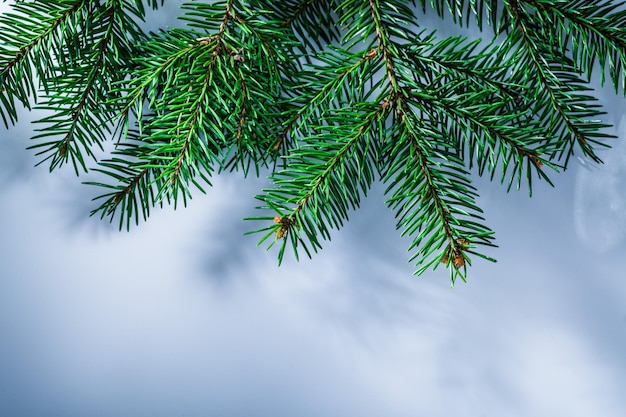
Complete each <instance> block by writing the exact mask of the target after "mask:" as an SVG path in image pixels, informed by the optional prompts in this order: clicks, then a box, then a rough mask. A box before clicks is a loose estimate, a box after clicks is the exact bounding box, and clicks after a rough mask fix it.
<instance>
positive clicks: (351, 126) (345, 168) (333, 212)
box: [250, 103, 385, 263]
mask: <svg viewBox="0 0 626 417" xmlns="http://www.w3.org/2000/svg"><path fill="white" fill-rule="evenodd" d="M384 111H385V110H384V109H383V108H382V107H380V106H375V107H374V106H372V105H370V104H366V103H361V104H355V107H354V108H353V109H338V110H337V111H336V112H334V114H333V115H332V116H328V117H327V119H326V120H325V123H324V124H320V125H318V126H316V127H315V128H314V130H315V131H319V132H320V133H318V134H316V135H312V136H308V137H305V138H303V139H302V141H301V143H300V146H299V147H298V148H296V149H293V150H292V151H291V152H290V153H289V155H287V156H286V157H285V158H286V159H287V160H288V161H287V163H286V168H285V169H284V170H281V171H279V172H277V173H275V174H273V175H272V176H271V178H272V180H273V182H274V184H275V185H276V187H277V188H276V189H265V190H264V192H265V193H266V194H264V195H261V196H257V198H258V199H259V200H261V201H263V202H264V203H265V204H266V206H263V207H259V208H262V209H271V210H274V211H275V212H276V213H277V216H276V217H274V223H275V224H274V225H272V226H269V227H265V228H263V229H260V230H256V231H254V232H251V233H257V232H263V231H268V233H267V234H266V235H265V236H264V238H263V239H262V240H261V242H259V243H262V242H263V241H264V240H266V239H267V238H268V237H269V236H270V235H271V234H275V239H274V241H273V242H272V243H271V244H270V246H269V247H271V246H273V245H274V244H275V243H276V242H277V241H279V240H281V239H282V243H281V247H280V249H279V255H278V256H279V258H278V259H279V263H280V262H282V259H283V254H284V250H285V246H286V242H287V240H289V241H290V242H291V244H292V247H293V251H294V254H295V256H296V258H298V247H299V246H302V248H303V249H304V250H305V252H306V253H307V255H309V256H311V254H310V250H309V248H308V246H307V243H306V242H305V240H304V237H306V240H308V242H309V245H310V246H311V248H312V249H313V250H314V251H315V252H317V250H318V248H321V244H320V241H319V237H321V238H323V239H326V240H330V232H329V227H328V224H329V223H330V228H337V229H339V228H340V227H341V226H342V225H343V220H347V219H348V210H349V209H356V208H357V207H358V206H359V202H360V195H361V194H363V195H365V194H366V193H367V190H368V189H369V187H370V186H371V184H372V182H373V181H374V165H375V158H376V156H375V155H376V148H377V145H376V142H377V140H376V136H377V135H379V134H380V132H382V130H381V129H382V127H381V126H380V124H379V121H380V119H381V115H382V113H383V112H384ZM347 121H352V122H351V123H350V122H347ZM264 219H268V218H267V217H260V218H251V219H250V220H264ZM318 236H319V237H318ZM268 249H269V248H268Z"/></svg>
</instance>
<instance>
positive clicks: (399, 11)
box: [0, 0, 626, 284]
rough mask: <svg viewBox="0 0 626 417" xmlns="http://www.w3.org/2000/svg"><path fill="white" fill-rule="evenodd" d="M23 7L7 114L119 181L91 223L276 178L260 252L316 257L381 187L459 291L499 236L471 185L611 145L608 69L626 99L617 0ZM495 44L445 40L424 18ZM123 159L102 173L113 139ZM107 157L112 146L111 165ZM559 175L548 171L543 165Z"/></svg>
mask: <svg viewBox="0 0 626 417" xmlns="http://www.w3.org/2000/svg"><path fill="white" fill-rule="evenodd" d="M163 3H164V0H162V1H160V2H159V1H157V0H149V1H147V0H144V1H142V0H132V1H131V0H106V1H105V0H55V1H51V0H37V1H27V0H24V1H17V2H15V3H14V4H12V5H11V11H10V12H8V13H5V14H3V15H2V16H1V17H0V40H1V42H2V43H1V44H0V80H1V83H2V90H1V92H0V114H1V115H2V120H3V122H4V124H5V125H6V126H7V127H8V126H9V125H12V124H15V123H16V122H17V120H18V110H19V108H20V107H26V108H28V109H30V108H31V107H33V105H35V106H36V107H35V108H38V109H43V110H45V111H46V114H47V115H46V116H45V117H42V118H41V119H40V120H38V121H37V123H38V125H39V126H40V127H39V128H38V129H37V132H38V133H37V134H36V135H35V136H34V137H33V138H32V139H33V141H34V142H33V143H34V144H33V145H32V146H31V148H32V149H34V150H35V151H36V155H37V156H38V157H39V159H40V163H43V162H46V163H48V164H49V167H50V170H51V171H52V170H54V169H57V168H59V167H61V166H63V165H65V164H68V163H69V164H71V166H72V167H73V169H74V170H75V171H76V174H77V175H78V174H80V173H81V172H88V171H92V172H96V173H98V175H99V176H100V178H103V179H102V180H101V181H98V182H96V181H91V182H89V184H92V185H95V186H98V187H101V188H102V189H103V193H102V195H101V196H100V197H98V198H97V200H98V201H100V205H99V206H98V207H97V208H96V209H95V210H94V211H93V212H92V214H99V215H100V216H101V217H103V218H104V217H108V218H110V219H111V220H112V221H113V220H114V219H117V220H118V221H119V225H120V228H124V227H126V228H129V227H130V224H131V223H138V222H139V219H140V218H142V219H144V220H145V219H146V218H147V217H148V215H149V213H150V209H151V208H153V207H154V206H160V205H162V204H163V203H171V204H174V205H175V206H176V205H177V204H178V203H179V202H182V203H183V204H185V203H186V201H187V199H188V198H190V197H191V196H192V192H193V191H194V190H199V191H202V192H204V191H205V188H206V186H207V185H210V177H211V175H213V174H214V173H216V172H217V173H219V172H224V171H231V170H239V171H241V172H243V174H244V175H248V174H249V173H250V172H253V173H254V174H255V175H259V173H260V172H267V171H268V170H269V171H270V172H271V174H270V178H271V180H272V181H273V186H272V187H271V188H268V189H266V190H263V193H262V194H261V195H259V196H257V198H258V199H259V200H260V201H261V203H262V205H261V206H260V207H259V209H260V210H261V211H262V212H263V214H262V215H260V216H256V217H251V218H250V219H252V220H256V221H259V220H261V221H266V222H267V225H266V226H265V227H262V228H261V229H260V230H255V231H254V232H251V233H257V232H261V233H262V236H263V237H262V239H261V242H264V241H265V242H269V246H270V247H271V246H273V245H275V244H276V245H277V246H278V258H279V262H280V261H282V259H283V255H284V252H285V248H286V247H287V246H290V247H292V248H293V251H294V254H295V256H296V257H298V254H299V253H300V251H301V250H304V252H305V253H306V254H307V255H309V256H311V253H312V252H316V251H317V250H318V249H320V248H321V241H322V240H328V239H330V238H331V229H339V228H340V227H341V226H342V225H343V223H344V221H346V220H347V219H348V213H349V212H350V211H351V210H353V209H355V208H357V207H358V206H359V204H360V200H361V198H362V197H364V196H365V195H366V194H367V191H368V189H369V188H370V186H371V185H372V183H373V182H374V181H376V180H380V181H382V182H384V183H385V184H387V188H386V195H387V204H388V205H389V207H390V209H392V210H394V211H395V212H396V214H397V228H398V229H401V230H402V234H403V235H407V236H410V238H411V239H412V243H411V245H410V247H409V250H410V251H411V252H412V256H411V260H412V261H414V262H415V264H416V267H417V271H416V273H418V274H419V273H422V272H423V271H425V270H426V269H429V268H436V267H437V266H438V265H440V264H445V266H446V267H447V268H448V269H449V270H450V273H451V280H452V283H453V284H454V282H455V280H456V279H457V278H461V279H463V280H465V277H466V266H467V265H469V264H470V263H471V257H472V256H478V257H482V258H486V259H490V260H491V258H489V257H488V256H486V255H485V251H484V249H485V248H486V247H489V246H494V234H493V232H492V231H491V230H490V229H489V228H488V227H487V225H486V224H485V223H486V222H485V219H484V218H483V217H482V211H481V209H480V207H478V206H477V204H476V199H477V196H478V194H477V190H476V189H475V188H474V187H473V186H472V184H471V180H470V172H471V171H472V170H474V171H475V172H477V173H478V174H480V175H488V176H489V177H490V178H492V179H498V180H499V181H500V182H501V183H504V184H506V187H507V189H509V190H510V189H511V188H513V187H515V188H519V187H521V186H522V184H523V183H524V184H527V186H528V189H529V191H530V190H532V180H533V178H538V179H543V180H546V181H548V182H550V180H549V177H548V172H547V171H552V172H558V171H561V170H564V169H566V168H567V165H568V162H569V161H570V159H571V157H572V156H573V155H576V154H580V155H581V156H585V157H587V158H590V159H592V160H593V161H595V162H600V159H599V158H598V156H597V155H596V153H595V151H596V149H597V148H598V146H607V145H606V140H607V139H608V138H610V137H611V136H610V135H609V134H608V133H607V131H606V128H607V127H609V126H608V125H606V124H605V123H603V122H602V120H601V119H602V115H603V114H604V113H603V111H602V109H601V107H600V105H599V104H598V103H597V100H596V99H595V98H594V97H593V96H592V95H590V88H589V85H588V84H589V81H590V80H591V79H592V75H593V72H594V71H596V72H599V74H600V80H601V81H602V82H604V80H605V77H608V79H609V80H610V82H611V83H612V85H613V86H614V88H615V91H616V93H620V91H621V92H622V93H623V92H624V87H625V86H624V81H625V75H624V68H625V67H626V11H624V3H616V2H612V1H600V0H577V1H568V0H555V1H547V0H506V1H501V0H499V1H497V0H431V1H429V2H427V1H425V0H421V1H413V2H407V1H400V0H388V1H384V2H382V1H378V0H343V1H342V0H324V1H322V0H283V1H263V0H248V1H245V0H226V1H200V0H197V1H191V2H188V3H185V4H184V5H183V6H182V9H183V14H182V16H181V19H182V22H183V23H184V25H182V26H184V27H182V28H168V29H164V30H161V31H160V32H159V33H145V31H144V30H143V29H142V23H141V22H142V20H143V19H144V18H145V16H146V10H147V9H148V8H158V7H159V6H162V5H163ZM424 15H433V17H434V16H439V17H440V18H443V19H451V20H452V21H453V22H455V23H456V24H457V25H459V26H460V27H462V28H467V27H472V26H474V27H476V28H478V29H479V30H480V31H481V32H483V34H486V35H487V36H488V37H490V38H491V39H492V40H491V41H483V40H471V39H468V38H465V37H458V36H452V37H439V36H437V35H436V33H435V32H434V31H431V30H427V29H425V28H423V16H424ZM107 141H111V143H112V146H111V147H112V151H111V152H110V155H109V156H106V157H105V158H104V159H99V158H98V157H96V155H97V154H98V153H103V152H104V149H105V146H104V143H105V142H107ZM96 151H98V152H96ZM546 170H547V171H546Z"/></svg>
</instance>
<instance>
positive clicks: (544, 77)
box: [507, 0, 610, 167]
mask: <svg viewBox="0 0 626 417" xmlns="http://www.w3.org/2000/svg"><path fill="white" fill-rule="evenodd" d="M507 6H508V7H509V13H510V14H511V15H512V19H513V21H514V22H515V25H516V28H517V30H516V31H515V32H512V33H510V34H509V37H508V39H507V41H508V42H510V44H515V43H519V42H521V45H522V46H523V47H522V48H521V50H520V51H518V52H519V53H518V58H519V59H520V60H521V59H523V58H526V60H527V61H529V63H530V69H531V70H533V71H532V74H533V75H534V76H535V77H537V78H538V81H539V85H540V87H539V88H538V89H537V96H538V97H541V96H544V97H545V98H546V100H547V103H548V105H549V107H550V109H549V110H547V109H546V108H545V105H543V103H542V102H541V100H538V101H537V105H536V109H535V113H536V114H537V113H540V112H541V113H542V114H543V115H547V114H549V113H554V114H555V115H556V118H554V119H553V120H551V126H550V127H549V129H550V132H551V134H554V135H555V136H556V137H557V138H561V140H560V141H559V140H557V141H553V143H554V144H555V145H556V144H557V142H558V143H559V144H560V143H562V144H563V145H562V148H561V149H562V150H561V152H559V155H560V156H559V159H561V158H562V157H563V155H564V156H565V161H564V163H563V166H564V167H566V166H567V163H568V161H569V158H570V157H571V156H572V155H573V154H574V147H575V146H576V145H578V147H579V148H580V149H581V151H582V152H583V155H585V156H587V157H589V158H591V159H592V160H594V161H595V162H601V160H600V158H599V157H598V156H597V155H596V154H595V152H594V149H593V147H592V146H591V143H593V144H596V145H602V142H600V141H599V140H598V139H594V137H596V138H607V137H610V135H606V134H602V133H600V134H597V133H595V132H598V131H601V130H602V129H603V128H605V127H606V126H607V125H606V124H603V123H601V122H599V121H597V120H590V119H589V118H590V117H598V116H601V115H602V114H604V113H603V112H602V111H600V110H598V109H597V106H596V107H594V106H589V105H587V106H586V108H584V107H581V106H580V105H579V103H583V102H589V100H590V99H591V100H593V98H592V97H589V96H582V95H578V94H572V93H570V91H576V90H583V91H584V90H588V89H589V88H588V87H584V86H583V85H582V84H583V81H582V80H580V79H578V78H577V77H576V76H575V75H574V74H576V73H577V70H576V68H575V67H573V66H572V65H571V64H570V62H571V60H570V59H569V58H567V57H566V56H564V55H560V56H559V60H558V61H556V60H555V59H554V54H555V52H554V51H553V50H550V49H548V50H547V51H546V49H547V46H543V47H542V45H543V43H542V41H541V40H540V39H535V38H534V37H533V36H532V35H531V33H532V32H534V31H531V30H529V29H530V28H529V26H530V25H532V21H530V20H529V17H528V15H527V14H526V12H525V11H524V10H522V9H521V7H520V5H519V3H518V2H517V0H508V2H507ZM551 49H553V48H551ZM527 61H526V62H527ZM556 71H558V72H557V73H555V72H556ZM531 76H532V75H531ZM563 78H565V80H564V79H563ZM566 81H569V83H568V82H566ZM542 107H543V108H542ZM554 155H557V152H555V153H554Z"/></svg>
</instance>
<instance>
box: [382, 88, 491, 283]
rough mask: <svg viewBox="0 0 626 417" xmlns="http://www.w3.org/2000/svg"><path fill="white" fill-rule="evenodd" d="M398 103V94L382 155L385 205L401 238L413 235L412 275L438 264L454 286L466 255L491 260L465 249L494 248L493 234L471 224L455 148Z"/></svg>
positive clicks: (474, 210)
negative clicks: (445, 269) (393, 215)
mask: <svg viewBox="0 0 626 417" xmlns="http://www.w3.org/2000/svg"><path fill="white" fill-rule="evenodd" d="M403 101H404V100H403V99H402V96H400V95H398V96H397V97H396V98H395V101H394V102H393V103H392V104H391V106H393V107H394V108H395V109H396V112H395V114H394V119H393V122H392V124H393V126H394V128H393V132H392V137H393V139H394V140H393V141H389V142H388V143H389V144H388V145H387V147H386V148H385V150H384V151H383V157H384V159H385V161H387V167H386V170H385V171H384V172H383V173H382V174H381V175H382V178H383V182H388V181H390V180H391V183H390V185H389V186H388V187H387V189H386V190H385V194H391V196H390V197H389V198H388V199H387V204H389V206H390V208H391V209H395V210H397V215H396V217H398V223H397V227H398V228H404V231H403V233H402V235H412V236H415V237H414V240H413V242H412V243H411V245H410V247H409V250H411V249H414V248H417V251H416V253H415V254H414V255H413V256H412V257H411V259H410V260H417V264H416V266H418V267H419V268H418V270H416V272H415V273H416V274H421V273H423V272H424V271H425V270H426V269H428V268H430V267H434V268H436V267H437V266H438V265H439V263H443V264H445V265H446V267H448V268H449V269H450V277H451V282H452V285H454V282H455V281H456V279H457V278H458V277H460V278H461V279H462V280H464V281H465V276H466V263H468V264H469V263H471V260H470V259H469V257H468V255H467V254H468V253H472V254H475V255H477V256H479V257H483V258H485V259H488V260H492V259H491V258H489V257H487V256H486V255H484V254H482V253H479V252H475V251H472V250H470V248H473V247H474V246H475V245H476V244H482V245H487V246H493V243H492V242H491V241H492V239H493V232H492V231H491V230H490V229H489V228H487V227H486V226H483V225H482V224H481V223H478V222H476V221H474V220H472V219H477V220H481V221H482V220H484V219H483V218H482V217H481V216H480V213H482V210H480V208H478V206H477V205H476V202H475V197H476V193H475V192H474V188H473V187H472V186H471V185H470V182H469V180H468V173H467V172H465V171H464V169H463V160H461V159H459V158H458V157H457V156H456V155H455V154H456V149H455V148H454V147H451V146H450V143H448V142H446V141H445V136H444V135H442V134H441V132H437V131H435V130H433V126H430V127H428V126H427V125H426V124H425V123H424V122H423V121H421V120H422V119H420V118H418V117H416V116H415V115H414V113H412V112H410V111H409V110H408V106H407V105H406V104H405V103H404V102H403ZM462 217H467V218H468V219H462ZM442 248H443V249H442ZM438 251H439V252H438ZM436 252H438V253H436Z"/></svg>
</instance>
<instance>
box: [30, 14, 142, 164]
mask: <svg viewBox="0 0 626 417" xmlns="http://www.w3.org/2000/svg"><path fill="white" fill-rule="evenodd" d="M85 25H89V27H90V28H91V31H92V32H91V36H89V37H88V38H86V39H84V40H81V39H75V40H73V41H74V42H75V43H77V44H79V45H80V46H79V47H78V48H79V49H78V58H77V59H75V62H74V65H73V66H72V67H71V68H66V69H63V68H61V67H58V66H57V67H56V68H55V69H54V72H55V76H54V77H53V78H52V80H53V81H52V82H53V83H54V92H51V93H50V94H48V95H46V96H45V99H46V100H45V102H44V103H43V104H42V105H40V106H38V107H37V108H39V109H43V110H48V111H51V112H53V115H51V116H47V117H44V118H42V119H40V120H38V121H36V123H43V124H47V125H48V126H45V127H44V128H41V129H37V131H40V132H43V133H41V134H38V135H36V136H33V138H32V139H34V140H36V139H43V138H52V140H48V141H46V142H43V143H38V144H36V145H33V146H30V148H29V149H41V150H40V151H39V152H38V153H37V155H44V156H45V155H47V156H45V157H44V158H43V159H42V160H41V161H40V162H39V164H41V163H43V162H45V161H47V160H50V161H51V162H50V170H51V171H52V170H54V169H55V168H57V167H59V166H61V165H62V164H64V163H66V162H68V161H69V160H70V159H71V161H72V165H73V166H74V170H75V172H76V175H78V174H79V170H78V166H79V165H80V166H81V168H82V169H83V171H84V172H87V166H86V164H85V160H84V156H85V155H86V156H89V157H91V158H93V159H94V160H95V155H94V153H93V151H92V147H93V146H95V145H97V146H98V147H99V148H100V149H101V150H103V148H102V142H104V141H105V140H106V138H107V135H108V134H110V133H111V132H110V129H109V126H108V124H109V121H110V120H112V119H113V118H114V116H115V115H116V113H117V109H116V108H115V106H111V105H105V103H106V102H107V100H108V95H109V91H110V90H111V84H112V82H113V81H114V79H112V77H115V76H117V74H119V72H120V71H121V69H122V68H124V67H125V66H128V65H129V64H128V62H129V60H130V57H131V56H133V50H134V47H133V46H132V44H131V41H132V40H133V37H131V35H134V39H135V40H138V39H139V38H141V37H142V36H143V33H142V32H141V30H140V29H139V28H138V27H137V26H136V23H134V21H133V20H132V19H131V18H130V17H129V16H128V15H127V14H126V13H125V11H124V9H123V8H122V4H121V3H113V4H112V5H111V6H110V7H107V6H106V5H102V6H101V7H100V8H99V9H95V10H93V11H90V13H89V14H88V15H87V16H86V22H85ZM42 148H43V149H42ZM81 149H82V150H81Z"/></svg>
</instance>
